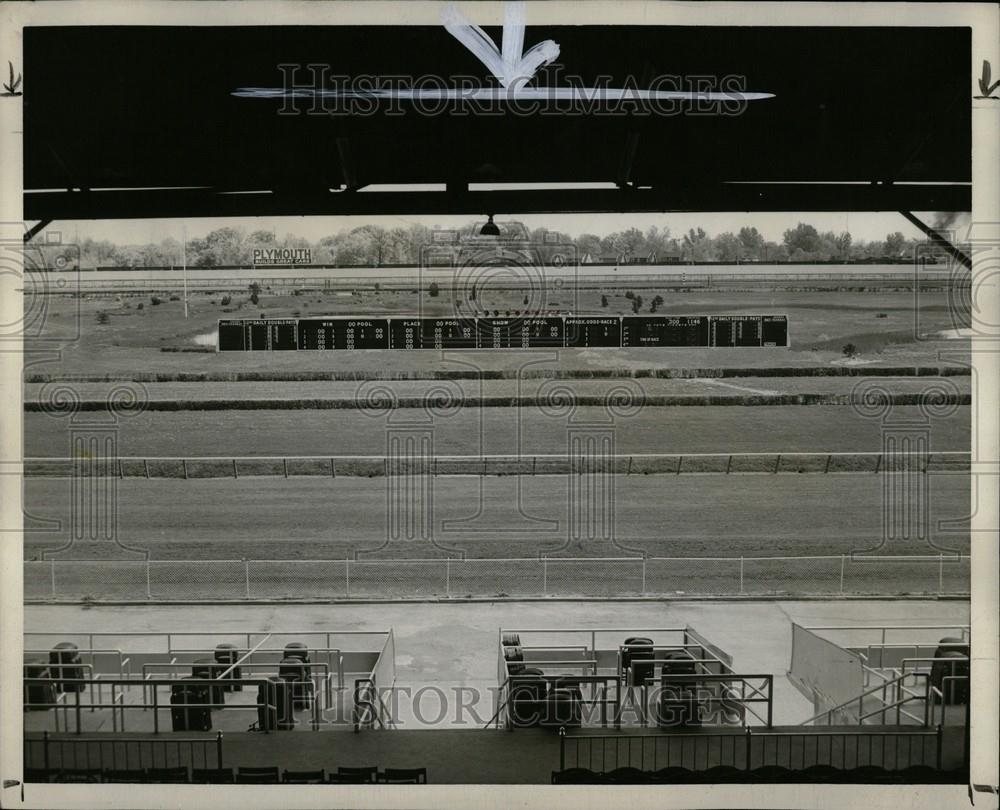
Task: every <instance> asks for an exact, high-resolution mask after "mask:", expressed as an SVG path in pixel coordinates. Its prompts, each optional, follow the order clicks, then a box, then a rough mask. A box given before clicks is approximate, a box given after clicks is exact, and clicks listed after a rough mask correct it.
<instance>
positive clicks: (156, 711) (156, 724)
mask: <svg viewBox="0 0 1000 810" xmlns="http://www.w3.org/2000/svg"><path fill="white" fill-rule="evenodd" d="M143 691H145V689H144V690H143ZM156 692H157V688H156V685H155V684H154V685H153V733H154V734H159V733H160V707H159V706H158V705H157V695H156Z"/></svg>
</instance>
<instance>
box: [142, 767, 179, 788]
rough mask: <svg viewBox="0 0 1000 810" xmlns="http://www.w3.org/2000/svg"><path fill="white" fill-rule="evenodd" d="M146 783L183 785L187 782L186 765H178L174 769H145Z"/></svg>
mask: <svg viewBox="0 0 1000 810" xmlns="http://www.w3.org/2000/svg"><path fill="white" fill-rule="evenodd" d="M146 781H147V782H160V783H167V782H169V783H173V784H184V783H186V782H187V781H188V769H187V765H178V766H177V767H176V768H147V769H146Z"/></svg>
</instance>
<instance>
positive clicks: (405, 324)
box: [219, 315, 788, 352]
mask: <svg viewBox="0 0 1000 810" xmlns="http://www.w3.org/2000/svg"><path fill="white" fill-rule="evenodd" d="M787 346H788V318H787V316H785V315H694V316H693V315H662V316H661V315H637V316H630V315H629V316H610V317H609V316H569V315H559V316H548V317H530V316H526V317H514V318H343V317H336V318H300V319H296V318H273V319H263V318H262V319H259V320H220V321H219V351H220V352H266V351H295V350H309V351H329V350H344V351H352V350H355V349H402V350H406V349H543V348H544V349H560V348H661V349H668V348H685V347H693V348H696V347H702V348H715V347H720V348H750V347H757V348H771V347H774V348H778V347H787Z"/></svg>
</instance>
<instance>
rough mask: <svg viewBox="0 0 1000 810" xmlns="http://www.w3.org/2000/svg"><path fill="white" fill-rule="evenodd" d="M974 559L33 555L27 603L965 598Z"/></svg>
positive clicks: (27, 572) (27, 567) (26, 588)
mask: <svg viewBox="0 0 1000 810" xmlns="http://www.w3.org/2000/svg"><path fill="white" fill-rule="evenodd" d="M969 576H970V558H969V556H968V555H964V554H963V555H957V556H954V555H945V554H940V555H936V556H934V555H892V556H878V555H864V556H855V557H852V556H851V555H847V554H838V555H822V556H802V557H789V556H781V557H757V556H754V557H750V556H743V557H520V558H466V559H459V558H437V559H429V558H401V559H350V558H348V559H327V560H247V559H242V560H94V559H90V560H87V559H81V560H74V559H52V560H40V561H35V560H31V561H25V562H24V594H25V599H26V600H28V601H45V600H53V599H66V600H80V599H94V600H98V601H100V600H128V601H143V600H155V601H183V600H188V599H214V600H221V601H226V600H231V601H241V600H242V601H246V600H267V599H272V598H324V599H327V598H333V599H336V598H341V599H371V600H379V599H396V598H442V597H444V598H475V597H530V596H594V597H610V596H617V597H638V596H674V595H684V596H697V595H727V596H767V595H784V594H822V595H845V594H865V595H897V594H898V595H905V594H935V595H942V594H948V595H964V594H968V592H969Z"/></svg>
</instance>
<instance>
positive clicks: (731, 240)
mask: <svg viewBox="0 0 1000 810" xmlns="http://www.w3.org/2000/svg"><path fill="white" fill-rule="evenodd" d="M498 225H500V227H501V236H502V237H503V238H505V239H514V240H521V241H524V242H527V243H530V244H531V245H532V246H533V249H534V246H536V245H537V246H538V250H539V251H541V253H542V254H544V257H545V258H546V259H549V258H552V257H553V256H554V255H556V254H559V255H561V256H562V257H563V259H564V260H566V261H578V262H584V263H585V262H619V263H644V262H647V261H649V262H657V263H664V262H726V263H737V262H810V261H844V262H851V261H866V260H873V259H876V260H877V259H903V258H906V257H908V256H912V255H913V250H914V249H915V248H916V246H917V245H918V244H919V243H920V242H919V240H915V239H907V238H906V237H904V236H903V234H902V233H900V232H898V231H897V232H895V233H890V234H887V235H886V237H885V239H883V240H872V241H864V240H855V239H853V238H852V237H851V234H850V233H849V232H847V231H842V232H840V233H834V232H833V231H827V232H820V231H818V230H817V229H816V228H815V227H814V226H813V225H810V224H808V223H799V224H798V225H796V226H795V227H794V228H790V229H788V230H786V231H785V232H784V235H783V238H782V240H781V241H780V242H776V241H771V240H768V239H765V238H764V236H763V235H762V234H761V233H760V232H759V231H758V230H757V228H754V227H743V228H740V229H739V230H738V231H725V232H723V233H719V234H715V235H712V234H709V233H707V232H706V231H705V230H704V229H702V228H691V229H690V230H688V231H687V232H686V233H681V234H678V235H676V236H675V235H673V234H672V233H671V231H670V229H669V228H666V227H663V228H658V227H656V226H653V227H650V228H648V229H647V230H645V231H643V230H640V229H639V228H627V229H625V230H621V231H615V232H613V233H609V234H607V235H605V236H598V235H596V234H590V233H585V234H581V235H579V236H570V235H569V234H566V233H562V232H560V231H556V230H551V229H548V228H535V229H533V230H529V229H525V228H523V226H518V227H517V228H514V227H512V226H510V225H505V224H504V223H498ZM460 233H463V234H468V233H473V234H475V233H478V228H477V226H476V224H475V223H469V225H467V226H466V227H465V228H464V229H460ZM440 237H441V234H440V233H439V234H438V236H437V237H435V229H432V228H429V227H427V226H425V225H410V226H409V227H406V228H403V227H397V228H383V227H381V226H379V225H362V226H360V227H357V228H351V229H345V230H341V231H339V232H337V233H333V234H330V235H328V236H324V237H322V238H320V239H318V240H316V241H315V242H310V241H309V240H308V239H305V238H303V237H301V236H295V235H293V234H287V235H285V236H284V237H280V238H279V237H278V236H277V235H276V234H275V233H274V232H272V231H266V230H255V231H249V232H248V231H244V230H243V229H241V228H232V227H224V228H217V229H215V230H213V231H211V232H210V233H208V234H207V235H206V236H204V237H199V238H195V239H189V240H188V242H187V245H186V248H185V247H184V246H182V245H181V243H180V241H179V240H177V239H174V238H167V239H164V240H162V241H160V242H157V243H149V244H143V245H118V244H115V243H113V242H111V241H108V240H94V239H89V238H87V239H84V240H83V241H82V242H81V244H80V245H79V246H74V245H64V246H45V245H43V246H41V247H40V248H39V249H40V250H41V251H42V252H43V253H44V254H45V259H46V261H47V262H48V263H49V266H52V262H55V261H57V260H58V264H57V266H59V267H67V266H68V267H72V266H75V265H76V262H77V261H79V262H80V266H82V267H136V268H139V267H177V266H180V264H181V263H182V261H186V262H187V265H188V266H189V267H217V266H220V265H250V264H252V262H253V256H254V251H255V250H259V249H265V250H266V249H275V248H278V249H286V248H287V249H299V248H307V249H309V250H310V251H311V253H312V263H313V264H333V265H364V266H381V265H390V264H405V265H416V264H418V263H420V262H421V260H422V256H423V257H425V258H426V256H427V255H428V251H432V252H434V253H435V255H440V254H441V251H442V249H443V250H445V251H446V250H447V247H446V242H444V241H443V240H442V239H441V238H440ZM442 244H445V248H442V247H441V245H442Z"/></svg>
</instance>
